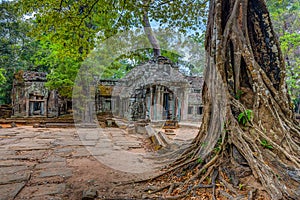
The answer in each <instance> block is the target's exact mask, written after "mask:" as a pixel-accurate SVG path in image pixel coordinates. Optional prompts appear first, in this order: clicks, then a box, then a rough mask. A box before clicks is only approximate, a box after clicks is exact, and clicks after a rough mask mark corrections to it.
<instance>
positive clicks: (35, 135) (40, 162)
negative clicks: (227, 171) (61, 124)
mask: <svg viewBox="0 0 300 200" xmlns="http://www.w3.org/2000/svg"><path fill="white" fill-rule="evenodd" d="M179 130H180V129H178V131H179ZM179 132H180V134H181V136H180V137H179V136H178V138H179V139H178V141H177V142H179V143H180V142H184V140H185V139H186V138H188V137H193V134H191V130H190V129H181V130H180V131H179ZM179 132H178V133H179ZM196 132H197V131H194V134H196ZM184 134H187V136H186V137H185V136H183V135H184ZM174 137H175V138H176V135H175V136H174ZM146 147H147V143H145V140H144V139H143V137H141V136H140V135H128V134H127V133H126V132H124V130H121V129H118V128H107V129H105V131H103V130H100V132H99V130H95V129H82V130H81V131H78V130H76V129H74V128H68V129H58V128H53V129H47V128H32V127H16V128H3V129H0V155H1V156H0V200H6V199H17V200H20V199H37V200H38V199H54V200H56V199H72V200H73V199H74V200H76V199H82V195H83V191H85V190H88V189H90V190H95V191H97V194H98V197H97V199H109V198H111V199H112V198H113V199H116V198H119V199H125V198H138V199H140V198H141V197H142V196H141V195H142V194H138V193H137V190H136V189H137V188H135V186H134V185H132V184H131V185H126V186H125V187H118V188H115V186H116V185H117V184H119V183H120V182H127V181H132V180H139V179H144V178H146V177H150V176H153V175H154V174H155V173H157V172H158V171H157V169H159V167H161V166H163V165H162V164H159V162H158V161H161V160H160V159H156V156H159V154H158V153H157V152H155V153H153V152H149V149H147V148H146ZM149 157H152V158H153V159H148V158H149ZM100 161H101V162H100Z"/></svg>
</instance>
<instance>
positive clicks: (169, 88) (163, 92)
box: [95, 57, 203, 121]
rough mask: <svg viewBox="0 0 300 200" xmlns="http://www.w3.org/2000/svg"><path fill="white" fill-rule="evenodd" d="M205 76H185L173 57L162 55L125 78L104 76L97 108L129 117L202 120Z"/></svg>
mask: <svg viewBox="0 0 300 200" xmlns="http://www.w3.org/2000/svg"><path fill="white" fill-rule="evenodd" d="M202 84H203V80H202V78H201V77H191V76H185V75H183V74H182V73H180V72H179V71H178V67H177V66H175V65H174V64H173V63H172V62H171V61H170V60H168V59H166V58H164V57H159V58H158V59H155V60H151V61H149V62H147V63H145V64H142V65H140V66H137V67H136V68H134V69H132V70H131V71H130V72H129V73H128V74H127V75H126V76H125V77H124V78H122V79H121V80H100V81H99V84H98V90H97V92H96V103H95V105H96V112H97V113H99V112H100V113H101V112H112V113H113V114H114V116H118V117H121V118H125V119H128V120H139V119H149V120H151V121H159V120H169V119H170V120H178V121H199V120H200V118H201V115H202V102H201V87H202Z"/></svg>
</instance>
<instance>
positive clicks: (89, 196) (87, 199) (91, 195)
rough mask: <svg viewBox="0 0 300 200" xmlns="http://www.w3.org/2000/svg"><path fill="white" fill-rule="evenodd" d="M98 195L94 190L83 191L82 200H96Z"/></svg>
mask: <svg viewBox="0 0 300 200" xmlns="http://www.w3.org/2000/svg"><path fill="white" fill-rule="evenodd" d="M97 196H98V193H97V190H96V189H94V188H89V189H87V190H84V191H83V192H82V198H81V199H82V200H93V199H95V198H97Z"/></svg>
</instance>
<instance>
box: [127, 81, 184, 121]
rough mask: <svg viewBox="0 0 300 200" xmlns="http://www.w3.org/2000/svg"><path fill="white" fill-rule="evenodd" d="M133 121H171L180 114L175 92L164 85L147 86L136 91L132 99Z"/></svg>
mask: <svg viewBox="0 0 300 200" xmlns="http://www.w3.org/2000/svg"><path fill="white" fill-rule="evenodd" d="M130 101H131V103H130V105H131V106H130V107H131V116H132V119H133V120H137V119H150V120H171V119H176V118H177V117H178V116H177V115H178V114H180V107H178V99H177V98H176V97H175V95H174V92H173V91H172V90H171V89H169V88H168V87H166V86H163V85H146V86H143V87H141V88H138V89H136V90H135V92H134V94H132V95H131V98H130Z"/></svg>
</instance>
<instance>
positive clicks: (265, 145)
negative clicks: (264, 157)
mask: <svg viewBox="0 0 300 200" xmlns="http://www.w3.org/2000/svg"><path fill="white" fill-rule="evenodd" d="M260 144H261V146H263V147H264V148H266V149H273V146H272V145H271V144H269V143H268V141H267V140H266V139H262V140H261V141H260Z"/></svg>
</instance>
